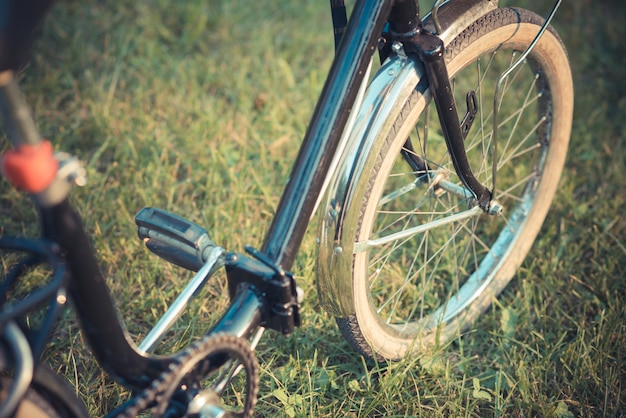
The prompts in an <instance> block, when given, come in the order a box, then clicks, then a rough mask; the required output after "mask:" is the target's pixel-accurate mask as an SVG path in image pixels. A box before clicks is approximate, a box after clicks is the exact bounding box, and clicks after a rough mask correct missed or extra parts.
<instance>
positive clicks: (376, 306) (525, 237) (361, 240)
mask: <svg viewBox="0 0 626 418" xmlns="http://www.w3.org/2000/svg"><path fill="white" fill-rule="evenodd" d="M542 23H543V19H542V18H541V17H539V16H537V15H536V14H534V13H532V12H529V11H526V10H522V9H517V8H505V9H496V10H494V11H492V12H490V13H488V14H487V15H485V16H483V17H482V18H481V19H479V20H478V21H477V22H475V23H474V24H472V25H471V26H469V27H468V28H467V29H465V30H464V31H463V32H461V33H460V35H458V36H457V37H456V38H455V39H454V40H452V41H451V43H450V44H449V45H448V46H447V48H446V62H447V65H448V71H449V74H450V77H451V83H452V86H453V88H454V91H455V96H456V100H457V103H459V104H461V103H465V100H466V96H467V93H468V92H470V91H473V92H475V97H476V99H477V100H476V104H477V111H478V113H477V114H476V118H475V122H474V124H473V126H472V128H471V130H470V132H469V134H468V136H467V138H466V140H465V146H466V151H467V155H468V159H469V161H470V165H471V167H472V170H473V172H474V174H475V176H476V177H477V178H478V179H479V181H481V182H482V183H483V184H485V185H487V186H488V187H491V185H492V184H493V175H494V173H496V178H497V181H496V189H495V194H494V196H493V197H494V199H495V200H496V201H497V202H498V203H499V205H500V206H501V207H502V208H503V209H504V210H503V212H502V214H501V215H500V216H494V215H489V214H486V213H484V212H483V211H482V210H481V209H479V208H478V207H477V204H476V202H475V199H474V198H473V196H470V195H471V194H470V193H469V191H468V190H467V189H466V188H465V186H463V183H462V182H461V181H460V179H459V178H458V176H457V174H456V172H455V170H454V168H453V165H452V161H451V159H450V155H449V154H448V152H447V148H446V145H445V140H444V139H443V136H442V134H441V130H440V129H436V128H435V126H431V124H430V121H429V118H430V119H433V120H434V119H436V114H437V113H436V110H435V109H434V105H432V104H430V105H426V103H427V100H425V98H426V99H427V96H428V93H427V92H423V91H422V92H420V88H419V86H417V88H416V86H415V85H412V86H407V88H408V89H412V90H413V92H412V93H411V96H410V97H409V98H408V99H402V102H398V106H400V107H401V111H399V112H397V113H395V114H393V116H390V118H393V119H392V120H389V121H387V123H384V124H382V125H383V127H382V128H380V129H372V130H370V131H368V132H370V133H369V134H372V135H376V138H375V139H374V140H373V141H372V142H374V143H376V144H377V145H376V146H375V147H373V148H372V149H373V150H374V152H372V153H370V154H368V155H367V156H366V157H364V158H365V159H366V161H365V162H364V163H362V164H359V167H363V169H362V171H360V172H352V178H358V179H359V180H358V181H356V180H355V181H354V184H353V185H352V187H354V188H355V189H356V191H354V192H351V193H349V194H348V196H350V197H348V199H352V200H348V201H346V202H344V205H343V207H344V214H343V216H342V219H344V220H345V225H344V226H342V227H340V228H343V230H341V231H339V234H338V235H339V236H341V239H342V240H344V241H345V240H351V241H352V243H353V244H351V247H352V252H351V257H352V258H351V263H350V265H349V268H340V269H337V271H334V272H333V273H332V274H334V275H335V276H336V277H337V278H336V280H338V281H339V282H343V283H345V284H346V288H349V289H350V291H351V296H352V300H353V308H354V312H353V313H351V314H349V315H348V316H344V317H338V318H337V323H338V325H339V328H340V330H341V332H342V334H343V335H344V336H345V337H346V339H347V340H348V341H349V342H350V343H351V344H352V345H353V346H354V347H356V348H357V349H358V350H359V351H360V352H361V353H363V354H364V355H366V356H367V357H371V358H377V359H379V360H380V359H386V360H395V359H401V358H403V357H404V356H406V355H407V354H408V353H414V352H417V351H419V350H423V349H424V348H425V347H427V346H431V345H433V344H436V343H444V342H445V341H447V340H449V339H450V338H453V337H455V336H456V335H458V333H459V331H461V330H463V329H464V328H466V327H467V326H469V324H471V323H472V322H473V321H474V320H475V319H476V318H477V317H478V316H479V315H480V314H481V313H482V312H484V310H485V309H486V308H487V307H488V306H489V305H490V304H491V302H492V301H493V298H494V297H495V296H496V295H498V294H499V293H500V292H501V291H502V289H503V288H504V287H505V286H506V285H507V283H508V282H509V281H510V280H511V278H512V277H513V275H514V273H515V271H516V270H517V268H518V267H519V266H520V264H521V262H522V260H523V259H524V258H525V256H526V255H527V253H528V251H529V249H530V247H531V245H532V243H533V241H534V240H535V238H536V236H537V234H538V232H539V230H540V227H541V224H542V223H543V221H544V218H545V217H546V214H547V212H548V209H549V207H550V204H551V201H552V199H553V196H554V194H555V192H556V190H557V186H558V182H559V178H560V175H561V171H562V169H563V165H564V163H565V156H566V153H567V147H568V142H569V137H570V131H571V122H572V112H573V82H572V76H571V71H570V68H569V62H568V58H567V54H566V51H565V49H564V47H563V44H562V42H561V40H560V39H559V37H558V35H557V34H556V32H554V30H552V29H550V30H549V31H546V33H545V34H544V36H543V37H542V38H541V40H540V42H539V43H538V44H537V45H536V46H535V48H534V49H533V51H532V52H531V54H530V55H529V56H528V57H527V59H526V60H525V61H524V63H523V64H522V65H521V66H520V67H518V68H517V69H516V70H515V71H514V72H513V73H512V74H510V75H509V76H508V78H506V79H505V80H504V82H503V83H502V85H501V88H500V90H499V95H500V105H499V108H498V113H497V114H498V118H497V120H498V133H499V134H498V138H499V140H498V144H497V149H498V153H497V157H496V160H494V159H493V158H492V157H493V154H492V152H491V149H492V145H493V144H492V139H493V110H494V93H495V86H496V83H497V80H498V79H499V77H500V75H501V74H502V73H503V72H504V71H505V70H506V69H507V68H508V67H509V66H510V65H511V64H512V63H513V62H515V61H516V60H517V58H518V57H519V56H520V55H521V53H522V52H523V51H524V50H525V49H526V48H527V47H528V46H529V45H530V43H531V42H532V41H533V39H534V38H535V36H536V35H537V33H538V31H539V29H540V27H541V25H542ZM383 69H384V68H383ZM387 100H396V99H394V98H392V97H390V98H388V99H387ZM398 100H400V99H398ZM431 106H432V111H428V109H429V107H431ZM391 107H392V108H393V106H391ZM459 107H461V106H459ZM461 116H462V115H461ZM433 125H436V126H438V123H437V124H433ZM429 128H430V129H429ZM407 138H408V139H407ZM494 165H495V169H494ZM352 219H353V220H354V225H353V226H352V227H350V222H352V221H351V220H352ZM343 267H345V266H343Z"/></svg>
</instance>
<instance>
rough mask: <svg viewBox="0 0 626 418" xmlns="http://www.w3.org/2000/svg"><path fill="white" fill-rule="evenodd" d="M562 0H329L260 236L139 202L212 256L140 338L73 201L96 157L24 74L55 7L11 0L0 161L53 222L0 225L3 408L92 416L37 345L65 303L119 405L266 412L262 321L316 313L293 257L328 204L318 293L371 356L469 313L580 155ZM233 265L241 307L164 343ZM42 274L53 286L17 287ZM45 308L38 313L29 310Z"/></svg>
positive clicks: (177, 238)
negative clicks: (297, 124) (327, 45)
mask: <svg viewBox="0 0 626 418" xmlns="http://www.w3.org/2000/svg"><path fill="white" fill-rule="evenodd" d="M559 3H560V2H557V3H556V5H555V7H554V8H553V10H552V12H551V13H550V15H549V16H548V17H547V19H543V18H541V17H539V16H538V15H536V14H534V13H532V12H530V11H527V10H523V9H520V8H512V7H502V8H500V7H499V6H498V2H497V1H495V0H449V1H445V2H441V1H439V2H437V3H436V4H435V6H434V7H433V9H432V10H431V12H430V13H429V14H428V15H427V16H425V17H424V18H423V19H422V18H421V14H420V11H419V5H418V4H417V3H416V2H415V1H413V0H408V1H407V0H396V1H374V0H360V1H357V2H356V4H355V5H354V8H353V10H352V12H351V17H350V20H349V21H348V19H347V17H346V8H345V5H344V3H343V1H340V0H333V1H331V9H332V15H333V24H334V27H335V34H336V47H337V48H336V54H335V58H334V61H333V65H332V67H331V69H330V72H329V75H328V79H327V81H326V84H325V87H324V89H323V91H322V93H321V96H320V98H319V102H318V105H317V107H316V109H315V112H314V114H313V116H312V119H311V122H310V124H309V125H308V129H307V132H306V135H305V138H304V140H303V143H302V146H301V149H300V151H299V154H298V157H297V159H296V161H295V162H294V165H293V170H292V173H291V176H290V178H289V182H288V184H287V186H286V188H285V190H284V193H283V195H282V197H281V200H280V203H279V205H278V208H277V209H276V212H275V215H274V218H273V221H272V223H271V225H270V227H269V229H268V231H267V234H266V236H265V238H264V240H263V242H262V244H261V246H260V248H259V249H255V248H252V247H247V248H246V251H245V253H240V252H236V251H228V250H226V249H224V248H222V247H220V246H219V245H218V244H217V243H215V242H214V241H213V240H212V239H211V238H210V236H209V233H208V232H207V231H206V230H205V229H204V228H203V227H201V226H199V225H197V224H195V223H192V222H190V221H188V220H186V219H184V218H182V217H180V216H178V215H175V214H172V213H169V212H166V211H164V210H160V209H156V208H144V209H142V210H141V211H139V213H138V214H137V216H136V219H135V220H136V223H137V227H138V234H139V237H140V238H141V239H143V240H144V241H145V243H146V245H147V247H148V248H149V249H150V250H151V251H152V252H154V253H155V254H157V255H159V256H160V257H162V258H164V259H165V260H168V261H170V262H172V263H174V264H177V265H179V266H182V267H185V268H187V269H189V270H192V271H195V272H196V274H195V275H194V276H193V278H192V279H191V280H190V281H189V283H188V284H187V286H186V287H185V288H184V289H183V291H182V292H181V293H180V296H179V297H178V298H177V299H176V300H175V301H174V302H173V303H172V304H171V306H170V308H169V309H168V311H167V312H166V313H165V314H164V315H163V317H162V318H161V320H160V321H159V322H158V323H157V324H156V325H155V326H154V328H153V329H152V331H151V332H150V333H149V334H148V335H147V336H146V338H145V339H144V340H143V341H142V342H141V343H140V344H139V345H138V346H137V345H135V343H134V342H132V341H131V339H130V337H129V336H128V335H127V333H126V331H125V330H124V328H123V326H122V323H121V321H120V320H119V319H118V314H117V311H116V309H115V306H114V304H113V302H112V298H111V296H110V293H109V290H108V289H107V286H106V284H105V279H104V277H103V275H102V272H101V271H100V269H99V267H98V260H97V257H96V255H95V254H94V251H93V250H92V247H91V244H90V241H89V238H88V236H87V235H86V233H85V231H84V230H83V227H82V221H81V219H80V217H79V215H78V213H77V211H76V210H75V209H74V208H73V207H72V205H71V203H70V202H69V200H68V195H69V193H70V189H71V187H72V185H73V184H75V183H78V184H83V183H84V171H83V170H82V168H81V165H80V163H79V162H78V161H77V160H76V159H75V158H73V157H71V156H70V155H68V154H65V153H54V152H53V148H52V145H51V144H50V142H48V141H44V140H42V139H41V138H40V135H39V133H38V131H37V129H36V128H35V124H34V121H33V119H32V116H31V115H30V113H29V111H28V107H27V104H26V103H25V101H24V99H23V97H22V95H21V93H20V89H19V86H18V83H17V81H16V77H15V71H16V70H17V69H18V68H19V65H20V64H21V62H22V61H23V59H24V56H26V55H27V53H28V47H29V37H30V31H31V29H32V27H34V25H35V24H36V22H37V21H38V20H39V19H40V18H41V16H42V15H43V14H44V12H45V9H46V8H47V7H48V6H49V4H48V2H47V1H32V2H19V1H14V0H0V5H1V6H2V8H1V9H0V12H2V13H5V17H6V19H4V20H3V22H2V23H1V25H3V26H0V28H1V29H2V30H1V31H0V36H1V38H0V43H1V45H2V48H3V49H2V50H0V71H1V72H0V103H1V112H2V117H3V121H4V128H5V130H6V132H7V136H8V138H9V140H10V141H11V143H12V149H11V150H8V151H7V152H6V153H5V154H4V157H3V162H2V170H3V173H4V175H5V177H6V178H7V180H8V181H9V182H11V183H12V184H13V185H14V186H16V187H17V188H19V189H21V190H24V191H25V192H26V193H28V194H29V195H30V196H31V197H32V199H33V202H34V204H35V206H36V207H37V210H38V212H39V215H40V219H41V237H40V238H24V237H8V236H2V237H1V238H0V248H2V260H3V270H4V273H3V277H2V278H3V282H2V284H1V292H0V295H2V298H3V299H2V308H1V310H0V329H1V330H2V339H1V342H2V343H1V344H0V347H1V350H0V367H1V368H2V370H3V371H4V373H3V374H2V375H1V376H0V384H1V394H2V405H1V406H0V416H11V415H15V416H20V417H35V416H45V417H48V416H52V417H55V416H71V417H82V416H86V415H87V412H86V410H85V408H84V406H83V405H82V403H81V401H80V400H79V399H77V398H76V396H75V395H74V394H73V393H72V392H71V391H70V390H68V389H67V387H66V386H65V385H63V384H61V383H60V382H59V377H57V376H56V375H54V373H52V372H51V371H50V370H49V369H47V368H46V367H45V366H44V365H42V364H40V361H39V359H40V356H41V352H42V348H43V346H44V344H45V342H46V338H47V337H48V335H49V333H50V329H51V328H52V327H53V325H54V322H55V319H56V318H57V316H58V314H59V311H60V310H61V309H62V307H63V306H64V305H65V304H66V302H67V300H68V299H70V300H71V301H72V303H73V306H74V307H75V309H76V312H77V316H78V318H79V321H80V324H81V329H82V331H83V332H84V335H85V337H86V339H87V341H88V342H89V345H90V347H91V349H92V350H93V353H94V355H95V357H96V358H97V360H98V362H99V364H100V365H101V366H102V368H103V369H104V370H105V371H106V372H107V373H108V374H109V375H110V376H111V377H112V378H113V379H115V380H116V381H117V382H118V383H120V384H121V385H123V386H124V387H126V388H128V389H130V390H132V391H133V393H134V396H133V397H132V399H131V400H130V401H128V402H127V403H126V404H124V405H122V406H120V407H119V408H117V409H116V410H114V411H111V413H110V415H111V416H123V417H131V416H137V415H138V414H140V413H142V412H143V411H147V410H150V411H151V412H152V414H153V415H154V416H168V417H172V416H202V417H222V416H227V415H234V416H251V415H252V414H253V410H254V406H255V403H256V399H257V394H258V390H259V366H258V363H257V360H256V357H255V354H254V347H255V345H256V343H257V342H258V341H259V339H260V338H261V336H262V334H263V332H264V331H265V330H272V331H273V332H279V333H281V334H284V335H289V334H291V333H292V332H293V330H294V329H295V327H297V326H299V325H300V315H299V309H300V306H299V305H300V301H301V300H302V292H303V290H302V289H300V288H299V287H298V286H297V284H296V282H295V280H294V278H293V275H292V274H291V273H290V272H289V270H290V269H291V268H292V265H293V262H294V259H295V257H296V254H297V252H298V248H299V246H300V244H301V242H302V239H303V236H304V234H305V231H306V229H307V226H308V224H309V221H310V219H311V218H312V215H313V214H314V212H316V211H319V212H321V213H320V219H321V221H320V226H319V229H318V243H319V244H318V260H317V274H318V277H317V283H318V293H319V296H320V303H321V305H322V306H323V307H324V308H325V309H326V310H327V311H328V312H329V313H330V314H331V315H333V316H334V317H335V318H336V322H337V324H338V326H339V329H340V331H341V333H342V334H343V336H344V337H345V338H346V339H347V341H348V342H349V343H350V344H351V345H352V346H353V347H354V348H355V349H356V350H357V351H358V352H359V353H361V354H363V355H364V356H366V357H368V358H373V359H377V360H379V361H393V360H398V359H402V358H405V357H406V356H411V355H413V354H415V353H418V352H420V350H423V349H424V348H425V347H427V346H429V345H432V344H435V343H436V342H441V341H446V340H449V339H451V338H454V337H455V336H456V335H458V332H459V331H460V330H462V329H466V328H468V327H470V326H471V324H472V323H473V321H474V320H475V319H476V318H477V317H478V316H479V315H480V314H481V313H482V312H484V311H485V309H487V307H488V306H489V305H490V304H491V303H492V301H493V299H494V298H495V297H496V296H497V295H498V294H499V293H500V292H501V291H502V289H503V288H504V287H505V286H506V285H507V284H508V282H509V281H510V280H511V278H512V277H513V275H514V273H515V271H516V269H517V268H518V267H519V265H520V263H521V262H522V260H523V259H524V257H525V256H526V254H527V253H528V251H529V249H530V247H531V245H532V243H533V241H534V240H535V238H536V236H537V234H538V232H539V229H540V227H541V224H542V222H543V220H544V218H545V216H546V214H547V212H548V210H549V207H550V204H551V201H552V199H553V196H554V194H555V192H556V190H557V186H558V182H559V178H560V174H561V171H562V168H563V165H564V162H565V157H566V153H567V148H568V142H569V137H570V131H571V124H572V112H573V82H572V76H571V71H570V68H569V63H568V58H567V53H566V51H565V49H564V47H563V44H562V42H561V40H560V39H559V37H558V35H557V34H556V32H555V31H554V29H553V28H552V27H551V26H550V25H549V22H550V20H551V19H552V16H553V15H554V13H555V11H556V9H557V8H558V5H559ZM376 51H378V57H375V56H374V55H375V52H376ZM374 59H380V61H381V66H380V68H379V69H378V71H376V74H374V75H373V76H372V77H370V69H371V63H372V61H373V60H374ZM431 109H432V110H431ZM430 112H436V115H437V116H438V120H439V122H440V128H441V129H437V128H436V127H433V126H429V123H428V119H429V118H428V115H429V113H430ZM222 269H223V270H225V271H226V274H227V278H228V293H229V295H228V296H229V298H230V306H229V308H228V309H227V310H226V312H225V313H224V314H223V316H222V317H221V319H220V320H219V321H218V322H217V323H216V324H214V325H213V327H212V328H211V329H209V330H207V332H206V334H205V335H204V336H203V337H202V338H200V339H198V340H196V341H194V342H193V343H191V344H190V345H189V346H188V347H186V348H185V349H183V350H182V351H180V352H177V353H174V354H170V355H155V354H152V351H153V350H154V349H155V347H156V345H157V343H158V342H159V340H160V339H161V338H162V337H163V335H164V334H165V333H166V332H167V330H168V329H169V328H170V327H171V326H172V324H173V323H174V322H175V321H176V320H177V319H178V318H179V317H180V316H181V315H182V313H183V312H184V311H185V308H186V306H187V305H188V303H189V302H190V300H191V299H192V298H193V296H194V295H195V294H197V293H198V291H199V290H200V289H201V288H202V287H203V286H205V285H206V283H207V282H208V281H209V280H210V278H211V277H212V275H213V274H215V273H216V272H217V271H220V270H222ZM25 280H31V281H35V282H37V281H39V282H40V283H42V284H41V285H40V286H39V287H37V288H36V289H34V290H33V291H32V292H29V293H28V294H25V295H15V294H13V292H12V291H13V289H14V288H15V286H16V284H17V283H18V282H21V281H25ZM42 306H43V307H44V308H45V309H43V314H41V315H42V318H41V320H40V321H39V323H40V326H38V327H32V326H31V325H30V322H29V321H27V320H26V319H27V318H28V316H29V315H31V314H32V312H33V311H35V310H36V309H40V307H42ZM235 376H239V377H241V376H244V379H243V381H244V382H243V384H242V389H241V390H242V391H243V392H244V393H245V396H244V398H245V399H244V401H243V402H242V405H240V406H239V408H235V409H231V408H228V407H227V406H225V405H224V404H223V402H222V400H221V395H222V394H223V392H224V390H225V388H226V387H227V386H228V384H229V383H230V382H231V381H232V379H233V378H234V377H235ZM207 379H208V380H209V383H208V384H206V383H203V382H205V381H206V380H207Z"/></svg>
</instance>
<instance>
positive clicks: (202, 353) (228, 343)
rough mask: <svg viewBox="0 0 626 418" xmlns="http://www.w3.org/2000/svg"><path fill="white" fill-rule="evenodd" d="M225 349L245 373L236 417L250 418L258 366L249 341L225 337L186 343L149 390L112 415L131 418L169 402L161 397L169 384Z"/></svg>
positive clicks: (180, 378) (255, 399) (257, 385)
mask: <svg viewBox="0 0 626 418" xmlns="http://www.w3.org/2000/svg"><path fill="white" fill-rule="evenodd" d="M226 348H230V349H231V350H232V351H235V352H236V353H237V354H238V355H239V356H238V360H239V361H241V363H242V365H243V366H244V369H245V370H246V373H248V376H247V381H246V386H247V396H246V401H245V405H244V410H243V412H242V413H240V414H236V415H237V416H238V417H242V418H249V417H251V416H252V413H253V411H254V406H255V405H256V401H257V394H258V392H259V383H260V382H259V364H258V362H257V359H256V356H255V355H254V351H253V350H252V349H251V348H250V344H249V342H248V341H247V340H245V339H244V338H241V337H237V336H235V335H229V334H212V335H206V336H204V337H202V338H201V339H200V340H197V341H195V342H194V343H192V344H190V345H189V346H188V347H187V348H185V349H184V350H182V351H181V352H180V354H178V355H177V356H176V358H175V359H174V360H173V361H172V363H170V365H169V367H168V370H166V371H164V372H163V373H161V375H160V376H159V377H158V378H157V379H155V380H154V381H153V382H152V384H151V385H150V386H149V387H147V388H146V389H145V390H144V391H143V392H141V393H140V394H139V395H137V396H135V397H134V398H133V400H132V402H131V403H130V404H129V405H127V406H126V407H125V408H124V410H122V411H120V413H119V414H118V415H116V416H117V417H118V418H135V417H136V416H138V415H139V414H140V413H141V412H142V411H144V410H146V409H148V408H150V407H151V405H156V407H158V406H159V405H161V403H162V402H167V401H169V399H163V398H164V395H165V394H166V392H167V391H168V389H170V388H172V385H173V384H176V385H178V383H180V381H181V380H182V379H183V378H184V377H185V376H186V375H187V373H189V372H191V371H193V369H194V368H195V366H196V365H197V364H199V363H200V362H201V361H202V360H205V359H206V358H207V357H208V356H209V355H211V354H217V353H218V352H220V351H221V352H224V351H226ZM194 361H195V364H192V367H191V368H190V369H189V370H186V369H187V368H188V367H189V364H190V362H194ZM181 374H182V375H181ZM177 379H178V382H177ZM166 398H169V397H166Z"/></svg>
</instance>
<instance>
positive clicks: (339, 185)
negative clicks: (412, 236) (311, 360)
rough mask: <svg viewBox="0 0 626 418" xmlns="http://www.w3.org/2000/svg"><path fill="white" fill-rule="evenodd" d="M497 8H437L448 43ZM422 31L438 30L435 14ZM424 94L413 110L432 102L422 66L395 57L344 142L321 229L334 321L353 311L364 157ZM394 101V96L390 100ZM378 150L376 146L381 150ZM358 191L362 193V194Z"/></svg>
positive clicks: (325, 302) (325, 289) (471, 2)
mask: <svg viewBox="0 0 626 418" xmlns="http://www.w3.org/2000/svg"><path fill="white" fill-rule="evenodd" d="M496 7H497V1H496V0H452V1H449V2H447V3H445V4H444V5H443V6H441V8H440V9H439V13H438V20H439V24H440V26H441V33H440V37H441V38H442V40H443V42H444V45H448V44H449V43H450V42H451V41H452V40H453V39H454V38H455V37H456V36H457V35H459V34H460V33H461V32H462V31H463V30H465V29H466V28H467V27H468V26H470V25H471V24H472V23H474V22H475V21H476V20H478V19H479V18H480V17H482V16H484V15H485V14H486V13H488V12H490V11H491V10H493V9H495V8H496ZM424 27H425V28H426V29H427V30H432V31H434V23H433V21H432V18H431V16H430V15H429V16H427V17H426V18H425V19H424ZM414 91H417V92H418V93H420V95H419V98H418V102H417V104H416V106H414V109H415V110H416V111H420V109H423V107H425V106H426V104H427V103H428V101H429V99H430V93H429V90H428V81H427V79H426V77H425V70H424V68H423V65H422V63H421V62H420V61H419V60H417V59H415V58H411V57H406V56H402V55H396V56H392V57H391V58H390V59H389V60H387V62H385V64H384V65H383V66H382V67H381V68H380V70H379V71H378V73H377V74H376V76H375V77H374V79H373V80H372V82H371V84H370V85H369V87H368V89H367V91H366V93H365V97H364V99H363V102H362V105H361V106H360V108H359V112H358V113H357V116H356V119H355V123H354V127H353V129H351V130H350V132H349V134H348V135H347V136H345V137H344V138H343V139H342V144H340V146H339V148H338V149H341V150H343V151H342V154H341V156H340V159H339V163H338V165H337V168H336V170H335V171H334V172H333V173H332V175H331V176H332V179H331V181H330V184H329V187H328V190H327V194H326V197H325V202H323V204H322V206H321V210H322V216H321V220H320V227H319V230H318V258H317V269H316V270H317V287H318V294H319V299H320V304H321V305H322V307H323V308H324V309H325V310H326V311H327V312H329V313H330V314H331V315H333V316H335V317H346V316H348V315H351V314H353V313H354V311H355V309H354V296H353V294H354V292H353V289H352V282H351V280H349V279H348V280H347V279H346V277H350V274H345V272H349V271H351V270H352V262H353V250H354V235H355V231H356V228H357V226H358V225H357V222H358V219H348V218H346V217H345V214H346V213H347V212H348V210H347V209H348V206H347V205H349V204H353V205H354V204H357V205H360V204H361V202H362V201H363V198H364V196H363V193H364V188H357V187H354V185H355V184H356V182H359V181H363V180H364V178H366V177H365V176H366V175H365V174H364V173H369V172H370V171H371V168H372V167H368V166H366V164H367V158H365V156H367V155H369V154H372V153H378V152H379V151H380V149H379V148H380V147H381V143H382V142H383V141H379V140H378V139H379V137H380V135H381V134H382V133H384V132H387V131H388V130H389V129H390V128H391V126H390V125H391V124H393V123H394V121H395V120H396V118H397V116H398V114H399V113H400V111H401V110H402V109H403V108H404V105H405V103H406V101H407V100H408V99H409V97H410V96H411V94H412V93H413V92H414ZM390 98H394V99H393V100H390ZM377 147H378V148H377ZM359 189H360V191H359Z"/></svg>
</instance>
